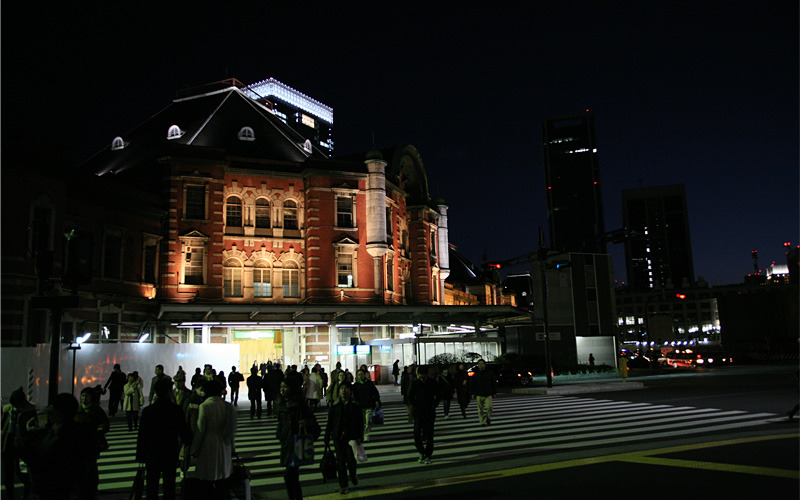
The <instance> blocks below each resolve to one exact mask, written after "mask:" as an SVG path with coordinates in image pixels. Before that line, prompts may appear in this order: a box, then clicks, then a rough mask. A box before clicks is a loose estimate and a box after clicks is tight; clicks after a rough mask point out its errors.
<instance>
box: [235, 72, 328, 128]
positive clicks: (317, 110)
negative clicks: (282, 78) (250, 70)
mask: <svg viewBox="0 0 800 500" xmlns="http://www.w3.org/2000/svg"><path fill="white" fill-rule="evenodd" d="M244 93H245V95H247V96H248V97H250V98H251V99H258V98H259V97H269V96H274V97H277V98H278V99H280V100H282V101H284V102H287V103H289V104H291V105H293V106H297V107H298V108H300V109H302V110H303V111H306V112H308V113H311V114H312V115H314V116H316V117H317V118H319V119H320V120H323V121H326V122H328V123H329V124H331V125H333V108H331V107H330V106H327V105H325V104H323V103H321V102H319V101H317V100H316V99H314V98H311V97H309V96H307V95H305V94H303V93H302V92H298V91H297V90H295V89H293V88H292V87H290V86H288V85H286V84H285V83H281V82H279V81H278V80H276V79H274V78H269V79H267V80H262V81H260V82H258V83H254V84H252V85H248V86H247V87H246V88H245V89H244Z"/></svg>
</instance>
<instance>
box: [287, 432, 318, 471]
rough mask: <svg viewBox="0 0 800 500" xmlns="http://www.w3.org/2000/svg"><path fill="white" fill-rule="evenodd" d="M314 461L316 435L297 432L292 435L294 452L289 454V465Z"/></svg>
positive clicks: (293, 465)
mask: <svg viewBox="0 0 800 500" xmlns="http://www.w3.org/2000/svg"><path fill="white" fill-rule="evenodd" d="M313 463H314V437H313V436H310V435H308V434H295V435H294V436H292V453H291V455H289V463H288V465H289V466H291V467H300V466H301V465H311V464H313Z"/></svg>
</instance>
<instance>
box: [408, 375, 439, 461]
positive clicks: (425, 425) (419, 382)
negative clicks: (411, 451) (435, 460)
mask: <svg viewBox="0 0 800 500" xmlns="http://www.w3.org/2000/svg"><path fill="white" fill-rule="evenodd" d="M438 393H439V386H438V384H437V383H436V370H434V368H433V367H432V366H429V367H425V366H420V367H418V368H417V378H416V379H414V381H412V382H411V385H410V387H409V389H408V400H409V403H410V404H411V408H412V411H413V415H414V446H416V448H417V451H418V452H419V460H418V462H419V463H421V464H429V463H431V457H432V455H433V424H434V422H435V421H436V395H437V394H438Z"/></svg>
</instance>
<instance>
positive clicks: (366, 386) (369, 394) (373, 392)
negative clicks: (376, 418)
mask: <svg viewBox="0 0 800 500" xmlns="http://www.w3.org/2000/svg"><path fill="white" fill-rule="evenodd" d="M352 392H353V398H354V399H355V400H356V401H357V402H358V404H359V406H361V409H362V410H363V411H364V441H365V442H366V441H369V433H370V432H371V431H372V410H376V409H378V408H380V407H381V395H380V393H379V392H378V388H377V387H375V383H374V382H373V381H372V380H370V379H368V378H367V372H366V371H364V370H358V372H357V373H356V383H355V384H353V391H352Z"/></svg>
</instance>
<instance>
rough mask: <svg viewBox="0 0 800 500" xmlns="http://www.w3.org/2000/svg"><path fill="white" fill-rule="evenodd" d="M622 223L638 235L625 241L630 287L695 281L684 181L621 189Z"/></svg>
mask: <svg viewBox="0 0 800 500" xmlns="http://www.w3.org/2000/svg"><path fill="white" fill-rule="evenodd" d="M622 223H623V226H625V227H626V228H628V229H630V230H632V231H634V232H636V233H637V234H638V235H639V236H638V237H636V238H632V239H628V240H626V241H625V264H626V267H627V271H628V285H629V287H630V288H634V289H639V290H645V289H654V288H668V289H672V288H676V289H680V288H688V287H689V286H691V285H692V284H693V283H694V261H693V259H692V244H691V238H690V236H689V214H688V210H687V209H686V191H685V188H684V185H683V184H674V185H670V186H654V187H644V188H637V189H626V190H624V191H622Z"/></svg>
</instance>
